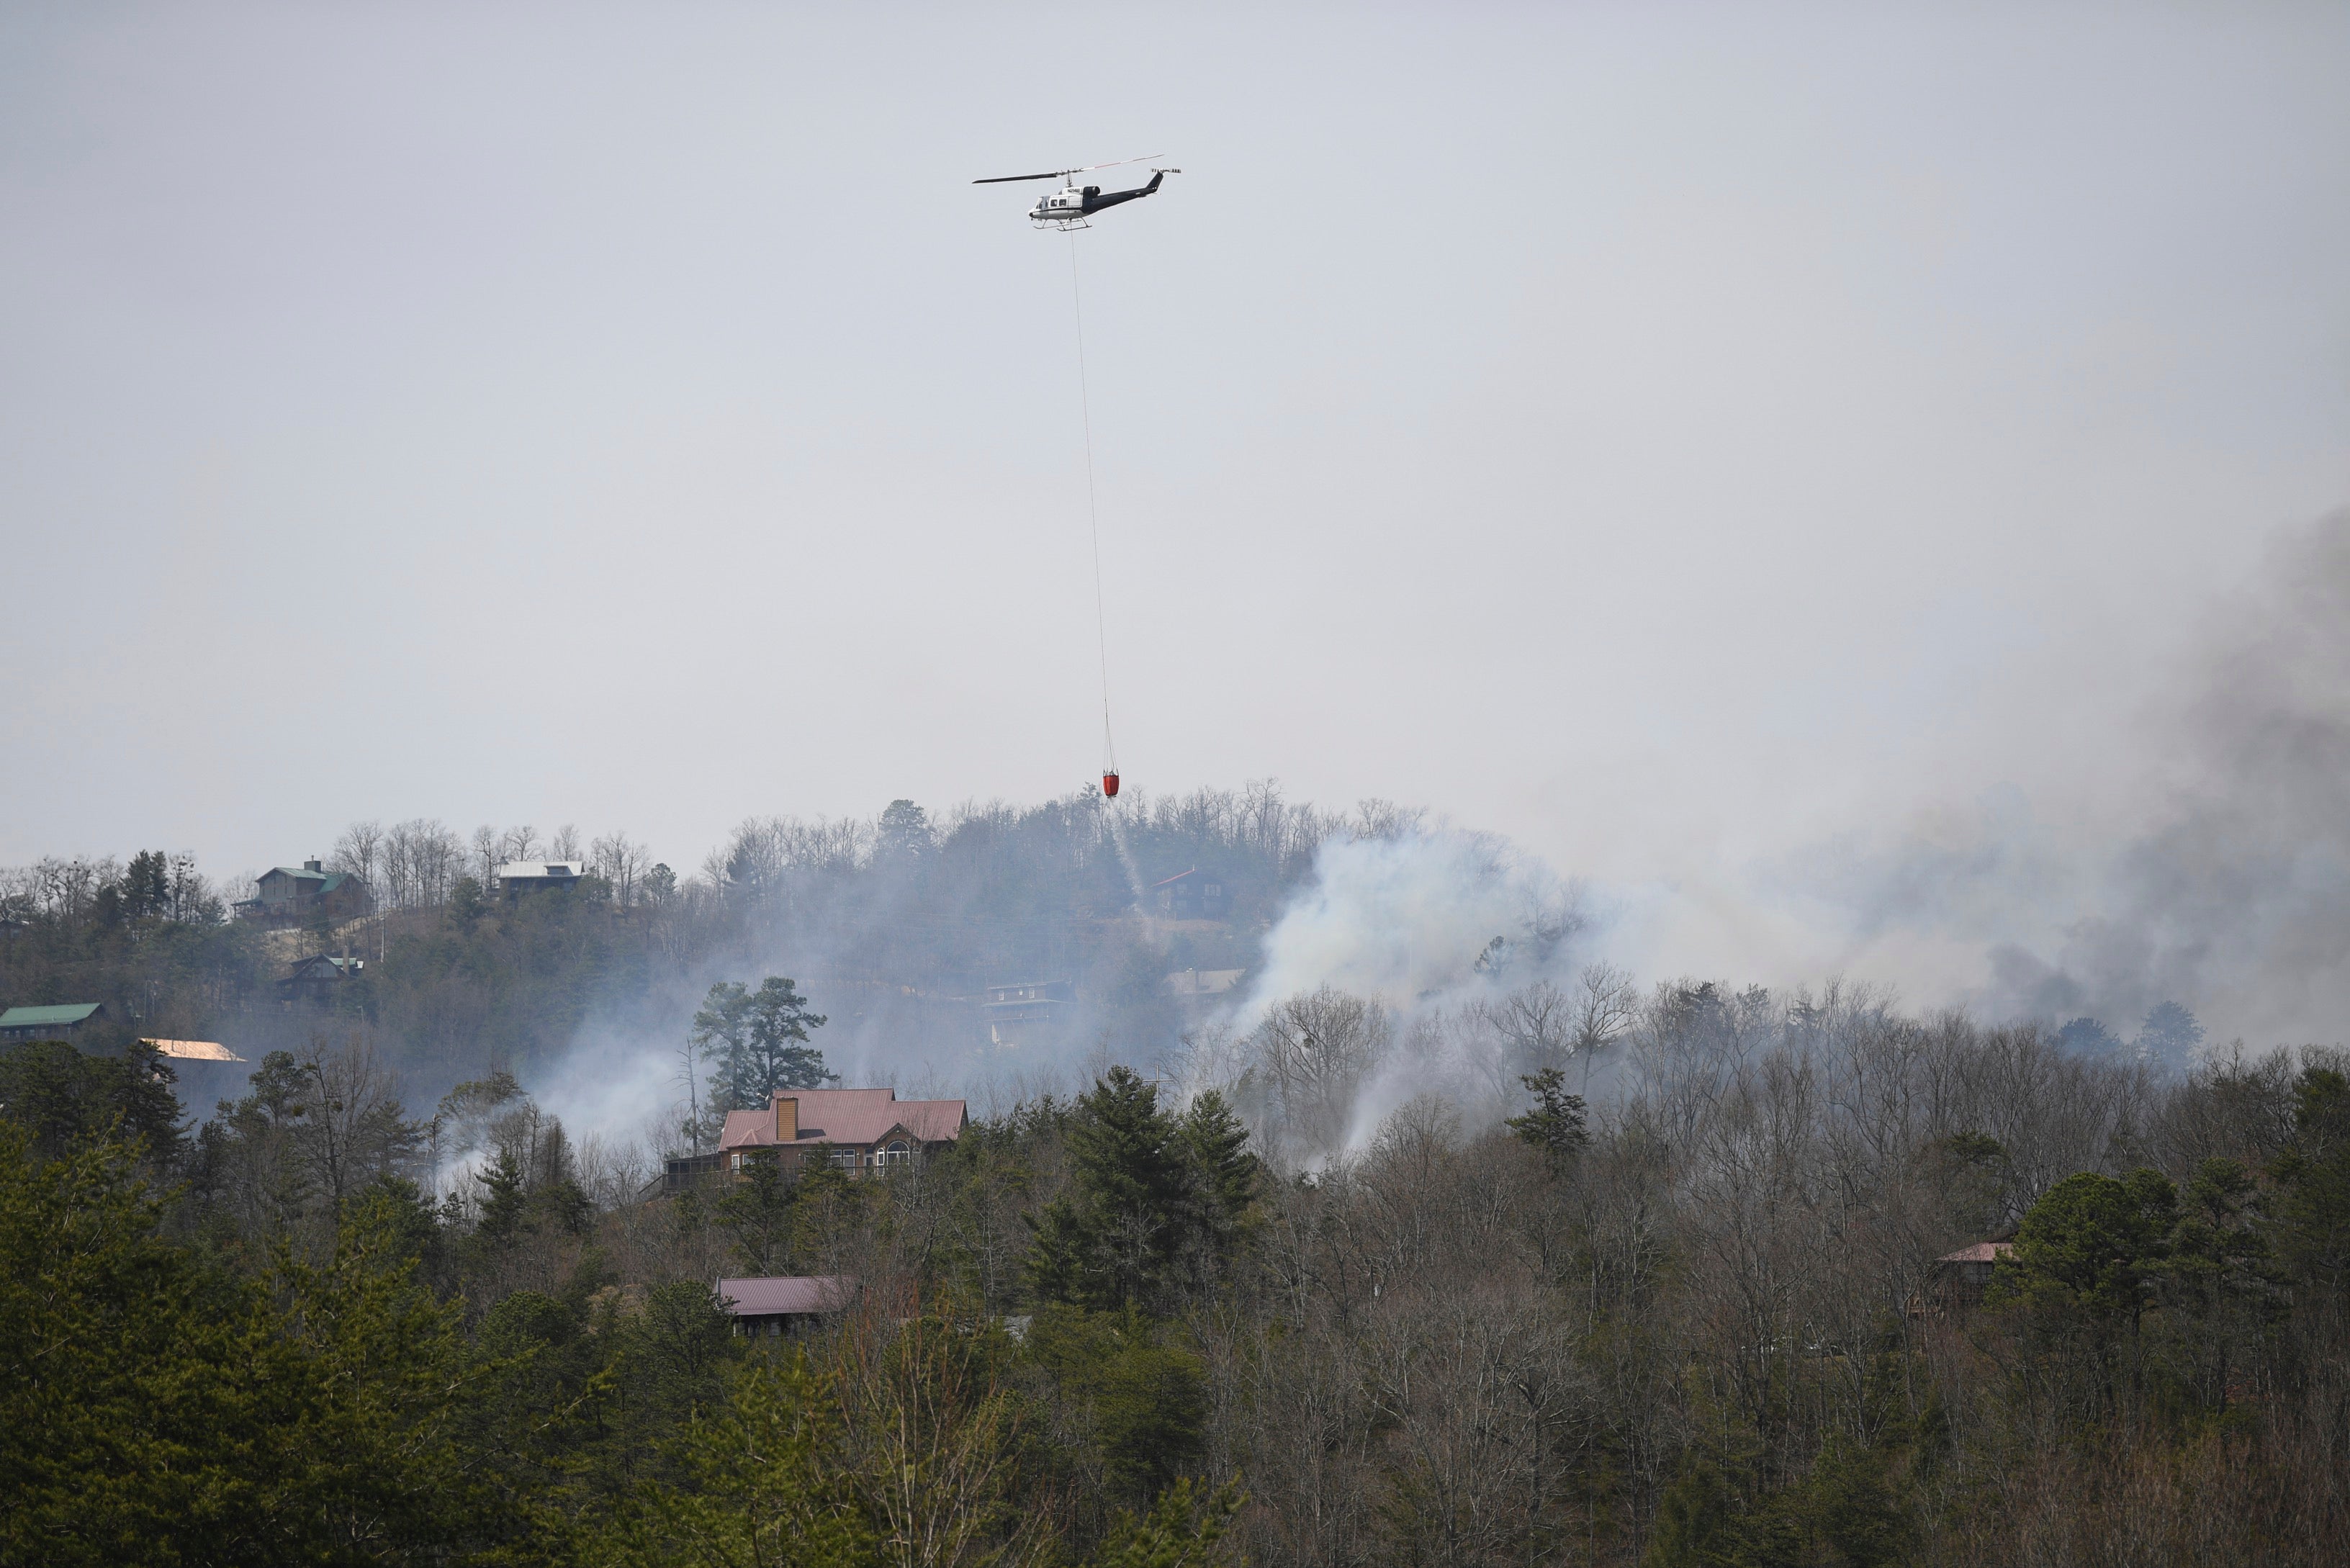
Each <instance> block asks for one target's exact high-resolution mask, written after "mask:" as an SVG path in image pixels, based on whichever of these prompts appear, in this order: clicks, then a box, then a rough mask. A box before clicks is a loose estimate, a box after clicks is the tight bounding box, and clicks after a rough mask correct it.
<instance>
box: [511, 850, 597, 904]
mask: <svg viewBox="0 0 2350 1568" xmlns="http://www.w3.org/2000/svg"><path fill="white" fill-rule="evenodd" d="M586 875H587V862H586V861H584V860H510V861H508V862H506V864H504V865H503V866H501V867H498V887H497V890H498V892H499V893H500V895H502V896H503V897H504V898H506V899H507V900H508V901H509V902H511V901H513V900H514V899H516V898H528V897H529V896H530V895H532V894H534V893H544V892H546V891H548V890H549V889H550V888H576V887H577V886H578V885H579V878H580V877H584V876H586Z"/></svg>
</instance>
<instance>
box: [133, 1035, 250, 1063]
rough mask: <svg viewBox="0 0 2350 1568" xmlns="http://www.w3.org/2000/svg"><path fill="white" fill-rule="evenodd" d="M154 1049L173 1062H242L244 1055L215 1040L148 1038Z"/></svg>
mask: <svg viewBox="0 0 2350 1568" xmlns="http://www.w3.org/2000/svg"><path fill="white" fill-rule="evenodd" d="M144 1044H149V1045H152V1046H153V1047H155V1049H156V1051H157V1052H158V1053H159V1054H162V1055H165V1056H169V1057H171V1058H172V1060H173V1061H175V1062H242V1061H244V1057H242V1056H240V1055H238V1054H236V1053H235V1052H234V1051H232V1050H230V1049H229V1048H228V1047H227V1046H225V1045H224V1044H220V1042H218V1041H216V1040H149V1041H146V1042H144Z"/></svg>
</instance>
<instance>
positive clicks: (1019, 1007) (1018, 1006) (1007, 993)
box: [979, 980, 1077, 1049]
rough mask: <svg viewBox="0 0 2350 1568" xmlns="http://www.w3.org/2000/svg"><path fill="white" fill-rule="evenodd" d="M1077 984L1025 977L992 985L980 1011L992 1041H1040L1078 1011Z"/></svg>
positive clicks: (1007, 1045) (999, 1043)
mask: <svg viewBox="0 0 2350 1568" xmlns="http://www.w3.org/2000/svg"><path fill="white" fill-rule="evenodd" d="M1076 1005H1077V988H1076V986H1074V985H1072V984H1071V983H1069V982H1068V981H1066V980H1024V981H1013V982H1012V983H1011V984H1009V985H991V986H989V987H988V988H987V1000H986V1001H985V1002H981V1003H980V1004H979V1015H980V1017H981V1018H982V1019H983V1020H984V1021H985V1022H986V1023H987V1039H988V1043H989V1044H992V1045H996V1046H1000V1047H1003V1048H1005V1049H1010V1048H1013V1047H1015V1046H1021V1045H1041V1044H1045V1042H1046V1041H1048V1040H1049V1039H1050V1038H1051V1037H1052V1036H1053V1034H1054V1033H1055V1031H1056V1030H1057V1029H1058V1028H1059V1026H1060V1025H1062V1024H1064V1023H1067V1022H1068V1020H1069V1017H1070V1015H1071V1014H1072V1013H1074V1012H1076Z"/></svg>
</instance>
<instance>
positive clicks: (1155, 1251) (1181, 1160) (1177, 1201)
mask: <svg viewBox="0 0 2350 1568" xmlns="http://www.w3.org/2000/svg"><path fill="white" fill-rule="evenodd" d="M1066 1136H1067V1140H1068V1156H1069V1163H1070V1167H1071V1169H1072V1173H1073V1175H1074V1176H1075V1181H1074V1183H1073V1184H1072V1190H1071V1192H1070V1193H1069V1194H1067V1195H1066V1196H1065V1197H1063V1198H1061V1199H1056V1200H1055V1202H1053V1203H1052V1204H1050V1205H1048V1206H1047V1207H1046V1208H1045V1210H1043V1211H1042V1212H1041V1213H1039V1214H1036V1215H1033V1216H1030V1217H1029V1221H1028V1222H1029V1226H1030V1229H1031V1231H1032V1233H1033V1238H1034V1239H1033V1241H1032V1243H1031V1246H1030V1250H1029V1255H1028V1260H1027V1274H1028V1282H1029V1287H1030V1289H1031V1290H1032V1291H1033V1292H1034V1293H1035V1295H1036V1297H1037V1299H1039V1300H1041V1301H1047V1302H1069V1303H1077V1304H1080V1305H1086V1306H1091V1307H1097V1308H1107V1307H1122V1306H1137V1305H1149V1306H1156V1305H1160V1304H1164V1298H1165V1297H1166V1295H1167V1293H1169V1291H1170V1290H1171V1289H1173V1288H1175V1287H1176V1286H1178V1285H1183V1284H1188V1285H1191V1286H1193V1287H1198V1286H1201V1285H1204V1284H1206V1283H1208V1282H1210V1281H1211V1279H1212V1278H1213V1276H1214V1275H1215V1273H1216V1272H1218V1271H1219V1270H1220V1269H1222V1267H1223V1266H1224V1265H1225V1264H1227V1263H1228V1262H1230V1260H1231V1257H1232V1253H1233V1252H1234V1251H1235V1250H1236V1249H1237V1248H1238V1247H1239V1246H1240V1245H1241V1244H1242V1243H1243V1241H1245V1240H1246V1238H1247V1235H1248V1233H1249V1231H1250V1229H1251V1227H1252V1224H1253V1206H1254V1204H1255V1202H1256V1199H1257V1196H1258V1191H1259V1189H1260V1187H1261V1184H1262V1169H1261V1166H1260V1164H1259V1162H1258V1161H1257V1159H1256V1157H1255V1156H1254V1155H1253V1154H1251V1153H1249V1152H1248V1150H1247V1147H1246V1144H1247V1130H1246V1129H1245V1128H1244V1127H1242V1126H1241V1124H1240V1120H1239V1118H1238V1117H1237V1116H1234V1115H1233V1114H1232V1109H1231V1107H1230V1106H1227V1105H1226V1104H1225V1103H1224V1101H1223V1099H1222V1096H1217V1095H1213V1094H1209V1095H1203V1096H1201V1098H1200V1100H1199V1101H1198V1102H1197V1103H1195V1104H1194V1105H1193V1106H1192V1107H1191V1109H1190V1110H1189V1111H1187V1112H1186V1113H1185V1114H1184V1115H1183V1116H1180V1117H1179V1116H1170V1114H1169V1113H1168V1112H1167V1111H1165V1110H1164V1109H1162V1108H1161V1107H1160V1106H1159V1089H1158V1086H1157V1085H1154V1084H1150V1083H1147V1082H1145V1081H1144V1080H1143V1079H1142V1078H1141V1077H1139V1076H1138V1075H1136V1074H1135V1072H1134V1071H1133V1070H1132V1069H1131V1068H1128V1067H1112V1068H1111V1069H1110V1070H1109V1071H1108V1073H1107V1074H1106V1075H1103V1076H1102V1077H1101V1078H1100V1079H1099V1080H1098V1081H1097V1082H1096V1084H1095V1085H1094V1086H1093V1088H1092V1089H1091V1090H1090V1091H1088V1092H1087V1094H1085V1095H1083V1096H1079V1098H1078V1100H1077V1103H1076V1114H1075V1115H1074V1116H1072V1117H1071V1118H1070V1119H1069V1122H1068V1125H1067V1135H1066Z"/></svg>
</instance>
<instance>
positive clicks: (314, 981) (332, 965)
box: [277, 953, 367, 1002]
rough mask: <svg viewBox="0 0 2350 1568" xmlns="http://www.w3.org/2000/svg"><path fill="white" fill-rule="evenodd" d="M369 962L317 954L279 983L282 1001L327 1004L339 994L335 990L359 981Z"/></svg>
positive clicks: (337, 955)
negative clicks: (347, 982) (349, 981)
mask: <svg viewBox="0 0 2350 1568" xmlns="http://www.w3.org/2000/svg"><path fill="white" fill-rule="evenodd" d="M365 968H367V960H365V959H362V958H345V957H344V956H343V955H342V954H340V953H314V954H312V955H311V956H310V957H308V958H306V959H304V960H303V961H301V962H300V963H297V964H296V965H295V966H294V967H293V969H292V970H290V971H288V972H287V973H286V978H285V979H283V980H281V981H278V982H277V994H278V997H279V998H280V999H281V1000H283V1001H286V1002H326V1001H328V1000H329V999H331V998H332V997H333V996H334V994H335V988H336V987H337V986H338V985H341V984H342V983H343V982H344V981H348V980H356V979H357V978H358V977H359V971H361V970H363V969H365Z"/></svg>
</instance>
